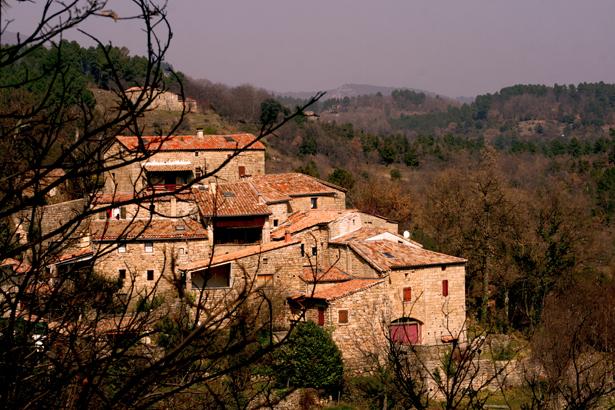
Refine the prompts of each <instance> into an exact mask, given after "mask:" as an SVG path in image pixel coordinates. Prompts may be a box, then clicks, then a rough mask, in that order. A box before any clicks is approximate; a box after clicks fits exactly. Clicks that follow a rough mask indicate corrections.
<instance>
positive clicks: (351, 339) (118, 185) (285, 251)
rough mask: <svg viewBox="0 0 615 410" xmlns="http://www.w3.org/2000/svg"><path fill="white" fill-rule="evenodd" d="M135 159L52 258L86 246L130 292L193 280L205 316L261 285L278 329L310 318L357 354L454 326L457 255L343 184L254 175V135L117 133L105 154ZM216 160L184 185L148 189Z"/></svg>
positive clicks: (182, 180) (180, 288)
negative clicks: (423, 240) (423, 239)
mask: <svg viewBox="0 0 615 410" xmlns="http://www.w3.org/2000/svg"><path fill="white" fill-rule="evenodd" d="M139 154H140V155H141V157H138V156H137V155H139ZM134 158H137V159H138V160H133V161H132V162H131V163H129V164H125V165H123V166H120V167H118V168H117V169H115V170H113V171H111V172H110V173H109V174H108V175H106V177H105V185H104V187H103V189H102V190H101V192H99V193H97V194H96V195H95V196H94V203H93V209H94V210H96V209H98V208H101V209H102V210H101V211H100V212H98V213H96V214H95V216H94V217H93V218H92V219H91V221H89V224H88V232H89V235H87V237H86V238H83V237H82V238H80V239H79V240H78V241H76V242H77V243H79V244H81V249H73V250H71V252H72V253H71V252H64V255H61V257H59V258H58V261H57V263H56V265H57V266H56V268H57V269H61V267H62V264H69V263H73V262H75V263H77V262H79V261H83V260H84V258H90V257H91V258H92V260H93V261H94V262H93V263H94V269H95V270H96V271H97V272H100V273H101V274H102V275H104V276H106V277H108V278H110V279H113V280H119V281H121V282H122V290H121V293H123V294H125V295H126V297H128V298H131V300H132V299H135V298H137V297H141V296H142V295H144V294H146V293H148V292H153V291H155V292H156V293H157V294H164V295H167V296H168V297H169V298H173V297H175V295H177V294H178V292H179V293H182V292H191V293H192V294H193V295H195V297H198V298H197V299H195V300H203V301H205V302H206V303H205V305H206V307H207V309H209V312H208V313H209V314H211V315H214V316H215V315H216V312H220V313H221V314H222V313H223V312H224V310H225V309H226V308H227V304H228V303H231V301H233V300H235V299H236V298H238V297H243V296H242V295H250V294H251V292H256V291H258V292H259V293H258V294H262V292H267V293H268V294H271V295H275V300H277V301H278V302H280V303H279V304H277V305H276V306H277V308H276V309H277V310H276V316H275V327H276V330H278V331H284V330H285V329H286V330H287V329H289V328H290V327H291V326H292V323H294V322H295V321H297V320H313V321H315V322H316V323H318V324H320V325H322V326H324V327H326V328H328V329H330V331H331V334H332V337H333V339H334V340H335V342H336V343H337V344H338V345H339V347H340V348H341V350H342V353H343V357H344V359H345V360H346V361H347V362H348V363H349V364H353V365H354V366H356V365H357V364H360V363H361V362H362V359H363V358H364V357H365V355H374V354H375V355H379V354H381V353H382V352H383V351H384V350H385V348H386V346H387V345H388V343H389V342H390V341H393V342H394V343H408V344H410V343H411V344H424V345H438V344H443V343H450V342H451V341H453V340H459V339H461V340H463V339H464V338H465V262H466V261H465V260H464V259H462V258H457V257H453V256H449V255H444V254H441V253H437V252H433V251H429V250H426V249H424V248H423V247H422V245H420V244H419V243H417V242H415V241H412V240H410V239H408V238H405V237H404V236H401V235H399V234H398V226H397V223H395V222H394V221H390V220H387V219H385V218H382V217H379V216H375V215H369V214H366V213H363V212H360V211H358V210H355V209H346V203H345V202H346V192H345V190H344V189H343V188H341V187H338V186H336V185H333V184H330V183H328V182H326V181H322V180H320V179H318V178H313V177H310V176H307V175H303V174H298V173H285V174H265V173H264V172H265V147H264V145H263V144H262V143H261V142H260V141H257V140H256V138H255V137H254V136H253V135H251V134H234V135H203V134H202V133H201V132H199V133H197V134H196V135H187V136H171V137H167V138H165V137H154V136H148V137H142V138H138V137H135V136H119V137H117V138H116V141H115V143H114V144H113V145H112V146H111V147H110V148H109V149H108V150H107V154H106V158H105V159H106V161H107V164H109V165H112V164H115V163H118V164H119V163H120V161H126V160H130V159H134ZM139 158H143V159H142V160H141V159H139ZM225 161H226V164H225V163H224V162H225ZM213 171H216V172H215V177H214V176H212V177H211V178H208V179H203V180H201V181H200V182H199V183H198V184H194V185H193V186H192V187H191V189H189V190H188V189H186V190H183V191H181V192H179V193H177V192H175V193H173V194H169V195H166V196H164V197H161V198H155V199H152V198H151V197H150V198H148V197H147V194H151V193H158V192H165V193H166V192H173V191H176V190H177V188H179V187H181V186H183V185H184V184H188V183H189V182H191V181H193V180H194V179H195V178H199V177H201V176H203V175H205V173H208V172H213ZM141 197H143V198H144V199H143V200H139V198H141ZM131 200H135V203H132V204H125V202H126V201H131ZM74 206H76V205H74ZM81 207H83V204H81ZM58 209H61V207H60V208H58ZM62 209H63V208H62ZM88 251H89V252H91V254H89V253H87V252H88ZM93 255H96V257H94V256H93Z"/></svg>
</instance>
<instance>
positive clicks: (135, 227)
mask: <svg viewBox="0 0 615 410" xmlns="http://www.w3.org/2000/svg"><path fill="white" fill-rule="evenodd" d="M90 231H91V233H92V239H93V240H95V241H116V240H118V239H119V240H141V241H142V240H154V239H159V240H164V239H207V229H205V228H204V227H203V226H202V225H201V224H200V223H199V222H197V221H194V220H192V219H152V220H151V221H149V220H143V219H136V220H134V221H132V220H114V219H109V220H106V221H92V222H91V223H90Z"/></svg>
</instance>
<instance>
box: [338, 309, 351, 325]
mask: <svg viewBox="0 0 615 410" xmlns="http://www.w3.org/2000/svg"><path fill="white" fill-rule="evenodd" d="M337 322H338V323H340V324H344V323H348V310H338V311H337Z"/></svg>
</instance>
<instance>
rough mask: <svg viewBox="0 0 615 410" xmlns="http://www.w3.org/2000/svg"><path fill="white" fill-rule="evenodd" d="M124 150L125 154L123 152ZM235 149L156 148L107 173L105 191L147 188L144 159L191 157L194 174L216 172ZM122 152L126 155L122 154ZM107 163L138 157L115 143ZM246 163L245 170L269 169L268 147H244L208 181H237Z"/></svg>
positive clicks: (256, 172) (187, 159) (186, 159)
mask: <svg viewBox="0 0 615 410" xmlns="http://www.w3.org/2000/svg"><path fill="white" fill-rule="evenodd" d="M122 152H123V154H121V153H122ZM234 153H235V151H234V150H220V151H210V150H205V151H161V152H156V153H154V154H153V155H152V156H150V157H149V158H147V159H144V160H143V161H141V162H135V163H132V164H127V165H125V166H123V167H120V168H117V169H115V170H113V171H112V172H109V173H107V174H106V175H105V185H104V189H103V191H104V192H105V193H113V192H133V191H134V190H135V189H136V190H137V191H139V190H141V189H143V187H144V186H145V171H144V170H143V168H142V163H145V162H148V161H156V162H167V161H188V162H190V163H191V164H192V167H193V169H192V175H191V178H194V177H195V175H196V172H195V171H196V168H197V167H200V168H201V169H202V170H203V172H212V171H213V170H215V169H216V168H218V167H219V166H220V165H221V164H222V162H224V161H225V160H226V159H227V158H228V157H229V156H231V155H233V154H234ZM121 155H124V157H122V156H121ZM105 158H106V160H107V164H119V163H123V162H124V161H126V160H127V159H130V158H134V156H133V155H131V154H129V153H127V152H125V151H122V148H121V144H119V143H116V144H114V145H113V146H112V147H111V148H110V149H109V150H108V151H107V153H106V154H105ZM240 166H243V167H245V174H246V176H248V175H262V174H264V173H265V151H264V150H245V151H241V152H240V153H239V154H238V155H237V156H235V157H234V158H233V159H231V161H230V162H229V163H228V164H226V165H225V166H224V167H223V168H222V169H220V170H219V171H218V172H217V173H216V174H215V175H214V176H212V177H210V178H208V182H213V181H215V180H216V178H217V179H219V180H220V181H221V182H234V181H238V180H240V179H241V178H240V175H239V167H240Z"/></svg>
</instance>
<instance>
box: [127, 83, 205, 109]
mask: <svg viewBox="0 0 615 410" xmlns="http://www.w3.org/2000/svg"><path fill="white" fill-rule="evenodd" d="M124 92H125V94H126V96H127V97H128V98H129V99H130V101H132V102H133V103H134V104H138V103H139V102H140V101H147V100H151V103H150V105H149V107H147V109H148V110H151V111H154V110H160V111H185V112H190V113H193V112H197V111H198V108H197V103H196V100H195V99H194V98H185V99H182V98H181V97H180V96H179V95H178V94H175V93H172V92H171V91H163V90H158V89H146V88H143V87H130V88H128V89H126V90H125V91H124Z"/></svg>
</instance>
